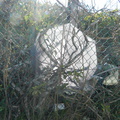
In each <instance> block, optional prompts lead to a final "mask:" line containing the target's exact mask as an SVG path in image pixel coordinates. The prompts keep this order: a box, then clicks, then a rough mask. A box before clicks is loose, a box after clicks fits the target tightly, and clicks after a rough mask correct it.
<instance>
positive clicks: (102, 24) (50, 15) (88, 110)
mask: <svg viewBox="0 0 120 120" xmlns="http://www.w3.org/2000/svg"><path fill="white" fill-rule="evenodd" d="M13 3H14V4H13ZM6 8H9V9H6ZM64 11H65V10H64V8H63V7H61V6H58V5H57V4H55V5H51V4H49V3H46V4H40V3H39V4H37V3H36V2H35V1H34V0H25V1H24V0H20V1H18V2H14V0H11V2H8V3H6V4H5V3H4V4H1V6H0V119H4V120H13V119H15V120H26V119H31V120H40V119H41V120H64V119H65V120H67V119H68V120H70V119H71V120H80V119H82V118H83V117H84V116H88V117H90V118H91V119H92V120H101V119H103V120H120V99H119V97H120V92H119V91H118V89H119V87H120V86H118V87H115V88H111V89H110V90H108V89H106V88H102V87H100V88H97V89H98V91H99V92H98V93H97V94H96V95H95V96H94V98H88V96H87V95H82V97H81V94H82V93H77V94H76V96H70V97H65V96H62V95H58V94H57V93H54V92H51V93H49V94H48V95H47V100H45V102H44V105H43V108H44V112H40V109H39V108H35V106H37V105H38V104H39V102H40V100H41V99H40V98H39V96H40V95H41V91H42V92H44V91H45V87H44V86H45V85H44V83H43V84H41V85H36V84H35V83H32V82H31V81H32V80H33V79H34V74H33V70H32V67H31V57H30V50H31V46H32V45H33V44H34V40H35V38H36V36H37V34H38V32H42V31H44V30H45V29H47V28H50V27H53V26H56V25H62V24H65V23H67V14H66V13H65V12H64ZM88 11H89V10H88ZM83 13H84V11H82V12H81V14H80V17H79V18H80V27H81V29H82V31H84V32H86V33H87V34H88V35H89V36H91V37H92V38H94V39H95V40H96V42H97V53H98V63H102V64H104V63H105V62H108V63H111V64H114V65H116V66H120V23H119V21H120V15H119V10H112V11H111V10H103V11H100V12H96V13H92V12H88V13H84V14H83ZM96 21H98V22H97V23H95V22H96ZM64 88H65V86H62V88H61V87H57V88H56V90H55V91H60V90H61V89H64ZM86 100H87V101H86ZM58 102H64V103H65V106H66V109H65V110H63V111H58V112H54V111H52V108H51V109H49V108H48V106H50V105H53V104H54V103H58Z"/></svg>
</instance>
